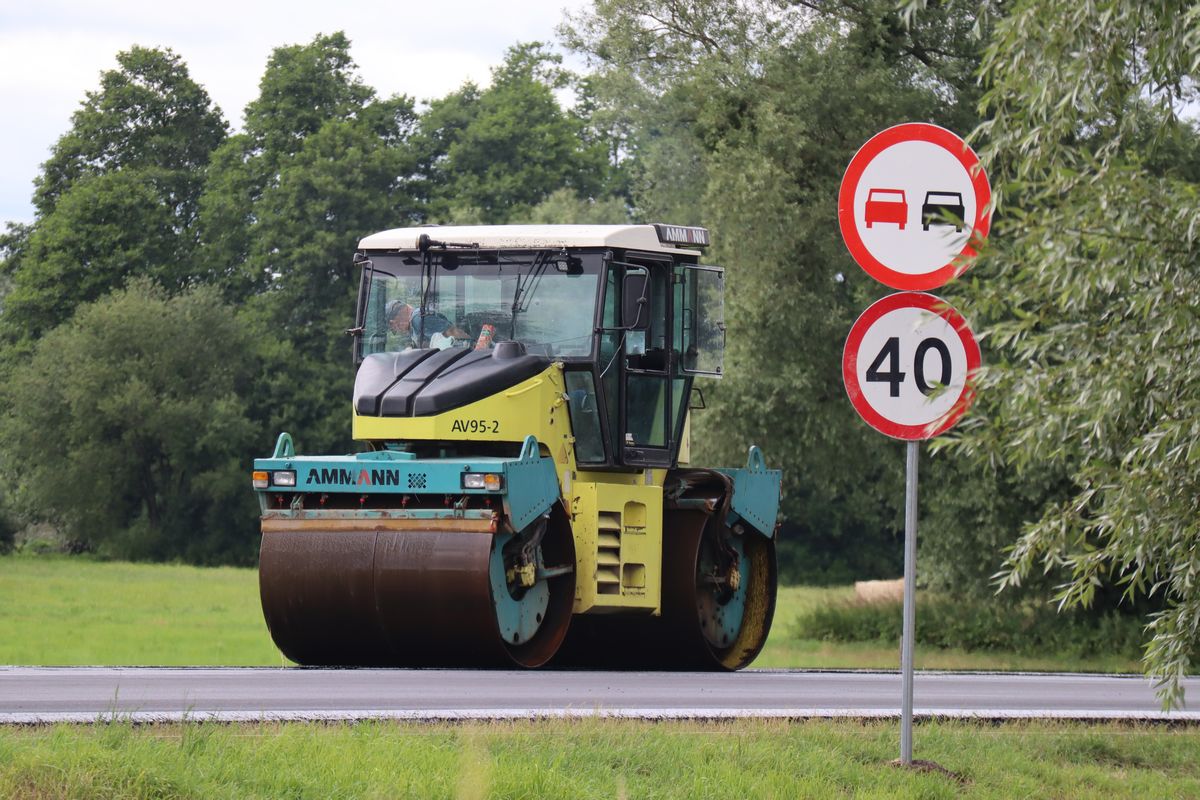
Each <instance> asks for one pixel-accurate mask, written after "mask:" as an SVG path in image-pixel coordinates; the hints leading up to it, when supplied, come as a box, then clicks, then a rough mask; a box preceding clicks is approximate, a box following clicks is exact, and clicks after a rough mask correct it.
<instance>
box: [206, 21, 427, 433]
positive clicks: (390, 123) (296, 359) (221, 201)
mask: <svg viewBox="0 0 1200 800" xmlns="http://www.w3.org/2000/svg"><path fill="white" fill-rule="evenodd" d="M349 48H350V43H349V41H348V40H347V39H346V37H345V36H344V35H343V34H341V33H335V34H331V35H321V36H317V37H315V38H314V39H313V41H312V42H310V43H308V44H304V45H291V46H287V47H281V48H278V49H276V51H275V52H274V53H273V54H272V56H271V59H270V60H269V62H268V65H267V70H266V72H265V73H264V75H263V78H262V81H261V82H260V96H259V97H258V98H257V99H256V100H254V101H253V102H251V103H250V104H249V106H248V107H247V109H246V132H245V133H244V134H240V135H238V136H234V137H231V138H230V139H229V140H228V141H227V142H226V143H225V145H223V146H222V147H221V148H220V149H219V150H218V151H217V152H216V153H215V154H214V156H213V160H212V166H211V167H210V169H209V172H208V179H207V183H206V189H205V193H204V196H203V199H202V201H201V215H200V223H201V230H202V238H203V243H204V244H203V249H202V253H203V262H204V265H205V268H206V270H208V271H209V275H210V279H211V280H213V281H214V282H218V283H220V284H221V285H222V286H223V288H224V291H225V295H226V297H227V298H228V299H230V300H231V301H235V302H239V303H245V304H247V306H248V308H249V310H250V312H251V313H252V314H253V315H254V316H255V317H256V318H257V319H258V320H260V322H261V325H262V329H263V331H264V334H265V335H266V336H268V337H269V338H270V339H271V340H272V341H274V342H276V343H277V346H276V348H275V349H274V350H273V351H272V352H273V354H274V356H273V357H277V358H279V359H280V360H279V361H277V362H274V363H273V366H272V368H270V369H269V370H268V376H267V380H264V382H263V384H262V387H261V392H260V396H259V397H258V398H257V399H256V404H255V408H256V409H259V410H260V411H261V416H260V417H259V419H260V420H261V423H262V425H263V426H264V427H268V428H269V429H272V430H275V429H278V428H280V427H287V428H289V429H290V430H293V431H296V432H297V433H298V434H299V436H300V437H301V441H302V442H303V443H304V445H305V446H306V447H308V448H310V449H312V450H317V451H327V450H331V449H345V448H348V447H349V445H350V425H349V415H348V414H347V411H346V398H348V397H349V396H350V386H351V381H352V380H353V370H352V369H351V367H350V364H349V352H350V351H349V339H348V337H346V335H345V330H346V328H348V327H350V326H351V324H352V321H351V315H352V313H353V308H354V296H355V290H356V286H357V273H356V269H355V267H354V264H353V255H354V250H355V247H356V245H357V243H358V240H359V239H360V238H361V237H362V236H364V235H366V234H368V233H372V232H374V231H377V230H381V229H384V228H389V227H396V226H399V225H404V224H412V223H414V222H416V221H418V220H419V219H420V215H419V212H418V207H417V203H416V200H415V198H414V197H413V193H412V191H411V189H410V186H409V181H410V178H411V176H412V175H413V172H414V170H415V166H416V162H415V157H414V154H413V151H412V150H411V149H410V148H409V147H408V144H407V141H408V138H409V137H410V135H411V133H412V130H413V128H414V126H415V124H416V115H415V112H414V110H413V105H412V102H411V100H409V99H408V98H404V97H396V98H390V99H385V100H381V99H378V98H377V97H376V96H375V93H374V91H372V90H371V89H370V88H369V87H366V86H364V85H363V84H362V82H361V81H360V79H359V78H358V76H357V72H356V67H355V65H354V62H353V60H352V59H351V57H350V53H349ZM297 353H302V354H303V355H302V356H297V355H295V354H297ZM267 444H269V443H267ZM264 446H265V445H264Z"/></svg>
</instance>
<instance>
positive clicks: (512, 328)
mask: <svg viewBox="0 0 1200 800" xmlns="http://www.w3.org/2000/svg"><path fill="white" fill-rule="evenodd" d="M549 263H550V251H549V250H540V251H538V254H537V255H535V256H534V257H533V261H532V262H530V265H529V272H527V273H526V274H525V279H524V281H522V280H521V274H520V273H517V288H516V289H515V290H514V291H513V301H512V319H511V320H510V321H509V329H508V338H509V339H512V340H516V338H517V314H518V313H521V312H526V311H529V300H530V299H531V298H532V297H533V293H534V292H535V291H537V287H538V284H539V283H541V280H542V275H543V274H545V272H546V266H547V265H548V264H549Z"/></svg>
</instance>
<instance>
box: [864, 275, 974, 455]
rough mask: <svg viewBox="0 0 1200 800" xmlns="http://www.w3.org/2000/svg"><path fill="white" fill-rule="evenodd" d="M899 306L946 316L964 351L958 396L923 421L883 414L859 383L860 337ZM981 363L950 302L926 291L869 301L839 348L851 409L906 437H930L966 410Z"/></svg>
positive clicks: (877, 427)
mask: <svg viewBox="0 0 1200 800" xmlns="http://www.w3.org/2000/svg"><path fill="white" fill-rule="evenodd" d="M900 308H921V309H924V310H926V311H929V312H931V313H934V314H937V315H938V316H939V317H941V318H942V319H944V320H946V322H947V323H949V324H950V327H952V328H954V331H955V332H956V333H957V334H958V338H959V340H960V341H961V342H962V345H963V350H965V351H966V355H967V379H966V381H965V382H964V383H963V389H962V392H961V393H960V394H959V395H958V399H957V400H956V401H955V402H954V405H953V406H952V407H951V408H950V410H949V411H947V412H946V413H945V414H944V415H943V416H942V417H940V418H939V419H936V420H934V421H933V422H929V423H926V424H924V425H901V424H900V423H898V422H893V421H892V420H890V419H888V418H887V417H885V416H883V415H882V414H880V413H879V412H878V411H876V410H875V408H874V407H872V406H871V404H870V403H868V402H867V398H866V397H864V396H863V393H862V387H861V386H860V385H859V383H858V348H859V346H860V345H861V344H862V340H863V337H864V336H866V334H867V331H868V330H869V329H870V327H871V326H872V325H874V324H875V322H876V321H877V320H878V319H879V318H880V317H882V316H883V315H884V314H887V313H888V312H890V311H895V310H897V309H900ZM980 363H981V358H980V355H979V343H978V342H977V341H975V334H974V333H972V332H971V328H970V326H969V325H967V321H966V320H965V319H963V317H962V315H961V314H959V313H958V312H957V311H956V310H954V307H953V306H951V305H950V304H948V303H947V302H946V301H945V300H943V299H941V298H940V297H936V296H935V295H932V294H926V293H925V292H896V293H895V294H889V295H888V296H887V297H884V298H883V299H881V300H876V301H875V302H874V303H872V304H871V306H870V307H869V308H868V309H867V310H866V311H864V312H863V313H862V314H860V315H859V317H858V319H857V320H855V321H854V325H852V326H851V327H850V335H849V336H847V337H846V346H845V347H844V348H843V350H842V382H843V383H844V384H845V386H846V394H847V395H849V396H850V404H851V405H853V406H854V410H855V411H857V412H858V414H859V416H860V417H862V418H863V419H864V420H865V421H866V423H867V424H868V425H870V426H871V427H872V428H874V429H875V430H877V431H879V432H880V433H882V434H885V435H887V436H891V437H892V438H894V439H903V440H905V441H914V440H918V439H932V438H933V437H934V436H937V435H938V434H939V433H942V432H944V431H947V430H949V429H950V427H951V426H953V425H954V423H956V422H958V421H959V419H961V418H962V415H963V414H965V413H967V409H968V408H970V406H971V403H972V402H973V401H974V400H975V386H974V383H975V372H976V371H977V370H978V369H979V365H980Z"/></svg>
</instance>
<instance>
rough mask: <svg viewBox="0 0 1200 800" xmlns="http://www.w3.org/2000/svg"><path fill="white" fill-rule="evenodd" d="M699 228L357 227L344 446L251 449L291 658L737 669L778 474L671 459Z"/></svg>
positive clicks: (680, 411) (720, 278) (711, 274)
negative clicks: (354, 446)
mask: <svg viewBox="0 0 1200 800" xmlns="http://www.w3.org/2000/svg"><path fill="white" fill-rule="evenodd" d="M708 244H709V234H708V231H707V230H706V229H704V228H698V227H688V226H680V225H502V226H455V227H436V226H435V227H428V226H427V227H418V228H400V229H395V230H389V231H384V232H382V233H377V234H374V235H371V236H368V237H367V238H365V239H363V240H362V242H361V243H360V245H359V249H358V252H357V253H356V255H355V261H356V262H357V264H358V265H359V266H360V267H361V276H362V278H361V283H360V287H359V292H358V301H357V311H356V320H355V325H354V327H353V328H351V329H350V333H351V334H352V335H353V337H354V361H355V364H356V366H357V373H356V377H355V381H354V391H353V397H352V398H351V403H352V406H351V414H352V420H353V435H354V439H355V440H356V441H358V442H359V443H360V444H361V447H360V450H361V452H357V453H354V454H351V455H328V456H320V455H318V456H308V455H297V453H296V451H295V447H294V445H293V442H292V438H291V436H290V435H289V434H287V433H283V434H280V435H279V437H278V440H277V442H276V445H275V451H274V453H273V454H272V455H271V457H270V458H260V459H256V460H255V462H254V472H253V486H254V489H255V491H256V493H257V496H258V499H259V504H260V508H261V512H262V545H261V552H260V560H259V585H260V590H261V595H262V607H263V614H264V616H265V617H266V622H267V627H268V628H269V629H270V631H271V636H272V637H273V639H274V640H275V643H276V645H277V646H278V647H279V649H280V650H281V651H282V652H283V653H284V654H285V655H286V656H287V657H288V658H290V659H292V660H293V661H295V662H296V663H298V664H303V665H346V666H414V667H415V666H456V667H472V666H481V667H482V666H488V667H509V668H512V667H525V668H533V667H542V666H551V667H554V666H563V667H581V668H618V669H621V668H637V669H712V670H736V669H740V668H742V667H745V666H746V665H747V664H749V663H750V662H751V661H752V660H753V659H754V657H755V656H756V655H757V654H758V652H759V650H760V649H761V648H762V646H763V642H764V641H765V640H766V638H767V633H768V631H769V630H770V626H771V619H772V615H773V613H774V608H775V591H776V582H777V580H776V558H775V527H776V515H777V512H778V508H779V486H780V473H779V472H778V471H777V470H771V469H767V467H766V465H765V463H764V460H763V456H762V453H761V452H760V451H759V449H758V448H757V447H753V446H751V447H750V448H749V456H748V460H747V463H746V464H745V466H742V467H737V468H705V467H698V466H695V465H692V464H691V463H690V461H691V454H690V425H689V417H690V414H691V413H692V412H693V410H695V409H696V408H697V407H698V406H702V405H703V402H702V393H701V392H700V391H699V388H698V387H696V388H694V387H693V382H694V381H695V379H696V378H698V377H710V378H719V377H720V376H721V371H722V367H723V364H722V361H723V353H724V346H725V324H724V305H723V302H724V301H723V297H724V272H723V270H722V269H721V268H720V267H715V266H710V265H707V264H704V263H703V259H702V255H703V249H704V248H705V247H706V246H708Z"/></svg>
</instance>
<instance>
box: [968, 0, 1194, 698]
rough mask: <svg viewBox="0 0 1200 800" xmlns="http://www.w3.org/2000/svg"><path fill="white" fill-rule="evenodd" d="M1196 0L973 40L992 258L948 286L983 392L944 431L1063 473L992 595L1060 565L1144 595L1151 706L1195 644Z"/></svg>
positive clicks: (1094, 582) (1011, 21)
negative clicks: (970, 330) (994, 213)
mask: <svg viewBox="0 0 1200 800" xmlns="http://www.w3.org/2000/svg"><path fill="white" fill-rule="evenodd" d="M1198 29H1200V8H1197V7H1196V6H1194V5H1191V4H1186V3H1161V4H1142V3H1136V2H1130V1H1129V0H1101V1H1100V2H1091V3H1085V4H1082V5H1080V4H1078V3H1067V2H1063V1H1062V0H1048V1H1042V0H1039V1H1038V2H1019V3H1016V4H1014V5H1013V6H1012V7H1011V8H1010V9H1009V13H1008V14H1007V16H1006V17H1005V18H1004V19H1003V20H1001V21H999V22H998V24H997V28H996V32H995V36H994V37H993V39H992V41H991V43H990V45H989V46H988V49H987V54H986V58H985V61H984V65H983V77H984V79H985V81H986V85H987V93H986V95H985V97H984V102H983V107H984V110H985V111H986V112H987V113H988V114H989V115H990V119H988V120H987V121H986V122H985V123H984V124H983V125H982V126H981V127H980V129H979V131H978V135H979V137H980V138H981V139H982V140H983V141H984V142H986V147H985V148H984V150H983V151H982V153H981V155H982V156H983V158H984V159H985V162H986V163H988V165H989V172H990V174H991V176H992V180H993V183H994V188H995V196H996V198H997V200H998V208H999V212H1000V214H999V216H998V218H997V222H998V224H997V226H996V228H995V230H994V232H993V236H992V242H993V245H992V249H991V251H990V253H988V255H987V257H986V259H985V261H984V262H983V263H982V264H981V265H980V268H977V269H976V270H973V273H972V274H973V276H974V277H973V278H972V279H971V280H970V281H968V282H967V283H966V284H965V285H964V286H963V287H961V288H960V289H959V290H957V291H956V293H957V294H960V295H962V296H963V297H964V299H965V300H966V301H968V302H970V303H971V304H973V305H974V306H975V307H976V308H978V309H980V311H981V315H982V316H984V317H986V318H989V319H992V320H995V322H993V323H992V324H991V325H989V326H988V327H987V331H986V336H987V341H989V342H990V343H991V344H990V346H991V349H992V355H991V357H990V358H989V366H988V367H987V370H986V372H985V374H984V377H983V380H982V382H981V390H980V393H981V396H982V395H986V396H990V397H993V398H996V399H995V401H994V402H993V403H992V404H991V407H990V408H989V409H988V412H989V413H988V414H987V416H982V415H976V416H975V418H974V420H972V423H973V424H972V425H971V426H969V427H968V428H966V429H965V430H964V431H963V432H962V434H961V436H959V437H958V438H957V440H956V441H955V442H954V443H953V445H954V447H956V448H957V449H959V450H962V451H965V452H968V453H971V454H974V455H975V456H976V457H977V458H979V459H980V460H981V461H988V462H991V463H996V464H1001V465H1004V466H1005V467H1006V468H1009V469H1013V470H1017V471H1024V472H1028V471H1030V470H1042V469H1046V468H1048V467H1049V468H1054V469H1057V470H1060V471H1062V472H1063V473H1064V474H1066V475H1067V476H1069V481H1070V490H1069V496H1068V497H1066V498H1065V499H1064V500H1062V501H1061V502H1058V503H1054V504H1052V505H1050V506H1048V507H1046V508H1045V509H1044V510H1043V511H1042V513H1041V514H1040V517H1039V518H1038V519H1037V520H1036V521H1035V522H1033V523H1032V524H1030V525H1028V526H1027V527H1026V528H1025V530H1024V532H1023V534H1022V535H1021V537H1020V539H1019V540H1018V541H1017V543H1016V545H1015V546H1014V547H1013V548H1012V550H1011V551H1010V552H1009V555H1008V560H1007V562H1006V567H1005V571H1004V573H1003V576H1002V581H1001V585H1002V586H1005V587H1007V586H1013V585H1017V584H1019V583H1021V582H1023V581H1025V580H1027V579H1028V578H1029V577H1030V576H1031V575H1034V574H1036V573H1037V572H1039V571H1043V570H1057V571H1061V572H1062V573H1063V575H1064V579H1063V582H1062V585H1061V586H1060V587H1059V591H1058V595H1057V596H1058V600H1059V601H1060V602H1061V603H1062V604H1063V605H1064V606H1073V605H1087V604H1089V603H1090V602H1092V601H1093V599H1094V598H1095V596H1096V593H1097V591H1098V590H1099V589H1101V588H1102V587H1104V586H1106V585H1113V584H1115V585H1116V586H1118V587H1121V588H1122V589H1123V590H1124V591H1125V596H1126V598H1127V599H1129V600H1134V599H1137V598H1139V597H1145V596H1150V597H1151V598H1156V599H1157V600H1158V602H1160V603H1161V605H1162V608H1161V610H1160V611H1158V612H1156V613H1154V614H1153V615H1152V617H1151V618H1150V620H1149V626H1148V628H1149V632H1150V633H1152V634H1153V638H1152V640H1151V641H1150V644H1149V646H1148V649H1147V651H1146V656H1145V664H1146V668H1147V670H1148V672H1149V673H1150V674H1151V675H1153V676H1154V677H1155V678H1156V679H1157V680H1158V681H1159V685H1160V689H1161V696H1162V697H1163V699H1164V702H1165V703H1169V702H1172V701H1176V700H1179V699H1180V697H1181V690H1180V686H1179V680H1180V678H1181V677H1182V676H1183V675H1184V674H1185V673H1186V672H1187V671H1188V669H1189V667H1190V665H1192V663H1193V661H1192V658H1193V657H1194V654H1195V653H1196V652H1197V645H1200V581H1197V577H1196V576H1197V575H1198V574H1200V546H1198V544H1200V527H1198V525H1197V520H1198V519H1200V515H1198V513H1197V511H1198V508H1197V498H1198V497H1200V469H1198V468H1197V464H1198V463H1200V449H1198V446H1197V442H1200V367H1198V366H1197V362H1196V359H1195V353H1196V351H1197V345H1198V344H1200V317H1198V315H1197V311H1196V309H1197V305H1196V301H1195V298H1196V297H1197V296H1200V261H1198V260H1197V253H1198V252H1200V249H1198V248H1197V236H1198V234H1200V232H1198V231H1197V226H1196V224H1195V221H1196V220H1197V219H1200V180H1198V176H1200V133H1198V131H1197V129H1196V126H1195V124H1194V123H1191V122H1185V121H1181V120H1180V119H1179V118H1178V117H1177V116H1176V113H1175V111H1176V109H1178V108H1181V107H1183V106H1185V105H1186V104H1187V103H1188V102H1192V103H1194V102H1195V101H1196V92H1195V82H1194V77H1195V65H1196V64H1197V63H1198V60H1200V39H1197V37H1196V36H1195V31H1196V30H1198Z"/></svg>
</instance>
